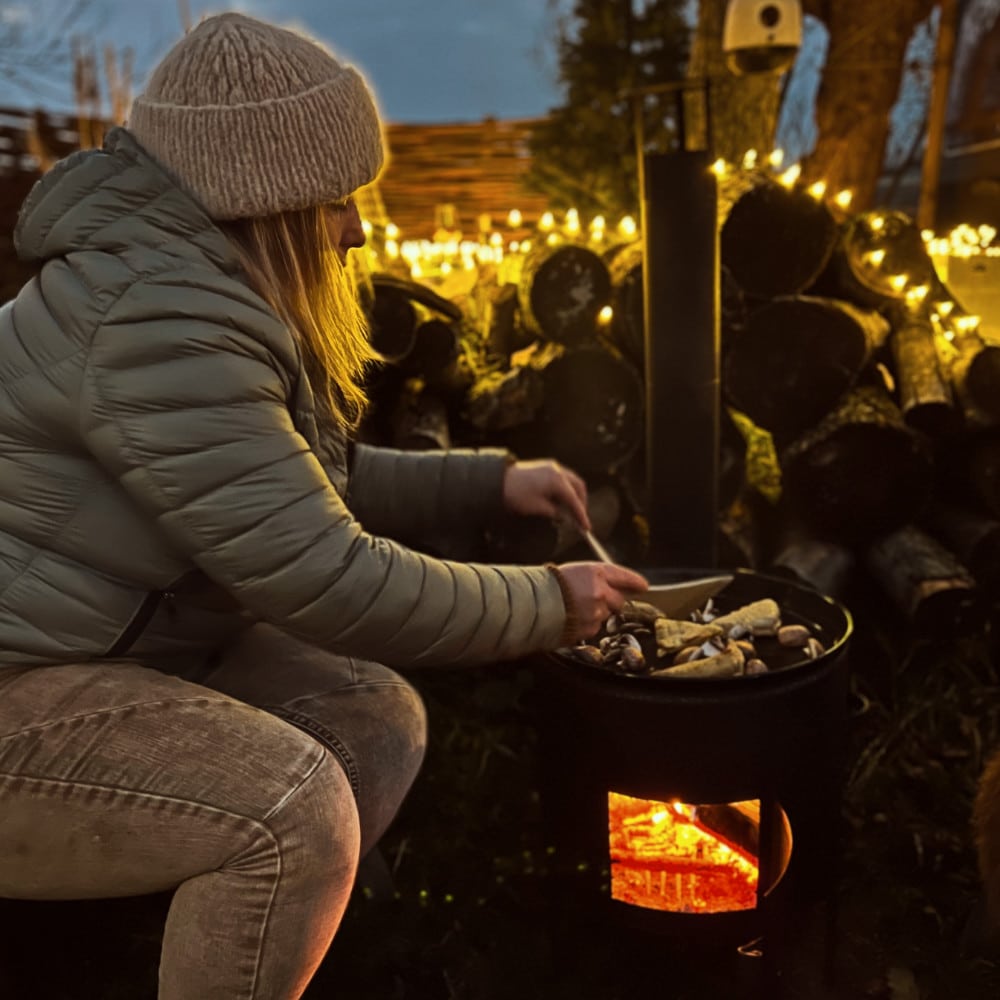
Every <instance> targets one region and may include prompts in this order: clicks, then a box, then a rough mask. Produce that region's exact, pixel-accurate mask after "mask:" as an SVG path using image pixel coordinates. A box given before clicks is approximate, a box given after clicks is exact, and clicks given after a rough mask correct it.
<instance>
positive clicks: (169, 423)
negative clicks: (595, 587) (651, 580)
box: [80, 277, 566, 666]
mask: <svg viewBox="0 0 1000 1000" xmlns="http://www.w3.org/2000/svg"><path fill="white" fill-rule="evenodd" d="M232 284H235V283H232ZM238 289H242V286H235V287H232V288H231V287H229V286H228V285H227V286H225V287H222V288H220V287H213V286H212V285H211V284H207V285H206V286H205V287H192V285H191V282H190V280H189V279H187V280H185V281H184V282H183V284H182V283H181V282H180V281H179V280H178V281H176V282H172V281H171V280H170V279H169V278H162V277H161V278H158V279H147V280H146V281H144V282H142V283H141V284H139V285H137V286H134V287H133V288H132V289H131V290H130V291H129V292H127V293H126V294H125V295H124V296H123V297H122V298H121V299H120V300H119V301H118V302H117V303H116V304H115V305H114V306H113V307H112V308H111V309H110V311H109V313H108V314H107V317H106V320H105V322H104V324H103V325H102V326H101V328H100V329H99V330H98V331H97V333H96V335H95V338H94V341H93V344H92V346H91V350H90V353H89V356H88V359H87V364H86V368H85V372H84V378H83V383H82V389H81V399H80V419H81V433H82V437H83V441H84V444H85V446H86V447H87V448H89V449H90V451H91V452H92V453H93V454H94V455H95V457H96V458H97V460H98V461H100V462H101V463H102V465H103V466H104V467H105V468H106V469H107V470H108V471H109V473H110V474H111V475H112V476H114V477H115V478H116V479H117V480H118V481H119V482H120V483H121V485H122V487H123V488H124V489H125V490H126V491H127V492H128V493H129V495H130V496H131V497H132V498H133V499H134V501H135V502H136V503H137V504H138V505H139V506H140V507H141V508H142V509H143V510H144V511H145V512H146V513H147V514H148V516H150V517H151V518H153V519H155V521H156V522H157V524H158V525H159V526H160V528H161V529H162V530H163V532H164V533H165V535H166V536H167V537H168V538H169V540H170V542H171V544H173V545H174V546H176V548H177V549H178V550H179V551H180V552H182V553H184V554H185V555H187V556H188V557H189V558H191V559H192V560H193V561H194V562H195V563H196V564H197V565H198V566H199V567H200V568H201V569H202V570H203V571H204V572H205V573H206V574H207V575H208V576H209V577H211V578H212V579H213V580H215V581H216V582H217V583H218V584H220V585H221V586H223V587H224V588H225V589H226V590H228V591H229V592H230V593H231V594H232V595H233V596H234V597H235V598H236V599H237V600H238V601H239V602H240V603H241V604H242V605H243V606H244V607H246V608H247V609H248V610H250V611H251V612H252V613H253V614H255V615H257V616H258V617H259V618H261V619H262V620H265V621H269V622H271V623H273V624H275V625H277V626H279V627H282V628H285V629H287V630H288V631H290V632H292V633H294V634H296V635H298V636H300V637H302V638H304V639H306V640H307V641H310V642H313V643H315V644H317V645H320V646H324V647H326V648H329V649H333V650H336V651H338V652H341V653H344V654H348V655H356V656H359V657H364V658H368V659H375V660H379V661H381V662H383V663H387V664H390V665H397V666H409V665H419V664H423V663H453V662H456V661H462V662H475V661H484V660H500V659H509V658H512V657H517V656H522V655H525V654H527V653H529V652H532V651H536V650H541V649H551V648H553V647H555V646H557V645H558V644H559V641H560V636H561V633H562V630H563V627H564V624H565V621H566V610H565V604H564V602H563V598H562V594H561V592H560V589H559V583H558V580H557V579H556V577H555V575H554V574H553V573H552V572H551V571H549V570H548V569H546V568H544V567H513V566H511V567H502V566H488V565H482V564H464V563H458V562H450V561H445V560H439V559H433V558H429V557H427V556H424V555H421V554H419V553H417V552H414V551H412V550H411V549H408V548H406V547H404V546H402V545H399V544H397V543H394V542H391V541H389V540H387V539H384V538H381V537H378V536H376V535H373V534H371V533H368V532H366V531H365V530H363V529H362V527H361V525H360V523H359V522H358V520H357V519H356V518H355V517H354V516H353V515H352V513H351V511H350V510H348V508H347V506H346V505H345V503H344V502H343V500H342V498H341V497H340V495H339V494H338V493H337V491H336V490H335V489H334V488H333V486H332V485H331V483H330V481H329V479H328V478H327V476H326V474H325V473H324V471H323V468H322V466H321V465H320V463H319V461H318V459H317V457H316V456H315V454H314V453H313V451H312V450H311V449H310V447H309V445H308V443H307V441H306V440H305V439H304V438H303V437H302V436H301V435H300V434H299V433H298V432H297V431H296V429H295V427H294V424H293V422H292V419H291V416H290V414H289V409H288V399H289V394H290V392H291V390H292V386H293V380H294V375H293V373H294V372H295V371H296V370H297V363H296V360H295V349H294V345H293V342H292V340H291V338H290V336H289V335H288V334H287V332H285V331H284V330H283V329H282V328H281V325H280V324H279V323H278V321H277V318H276V317H274V316H273V315H272V314H270V313H269V312H267V311H265V310H264V309H263V308H261V306H260V304H259V300H257V299H255V297H253V296H252V293H250V292H249V290H242V291H240V290H238Z"/></svg>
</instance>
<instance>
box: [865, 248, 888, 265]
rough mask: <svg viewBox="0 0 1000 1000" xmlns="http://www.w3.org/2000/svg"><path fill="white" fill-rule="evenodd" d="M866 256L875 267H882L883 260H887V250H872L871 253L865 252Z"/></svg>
mask: <svg viewBox="0 0 1000 1000" xmlns="http://www.w3.org/2000/svg"><path fill="white" fill-rule="evenodd" d="M865 258H866V259H867V260H868V261H869V262H870V263H871V264H873V265H874V266H875V267H881V266H882V261H884V260H885V251H884V250H872V251H870V252H869V253H866V254H865Z"/></svg>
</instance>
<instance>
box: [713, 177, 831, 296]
mask: <svg viewBox="0 0 1000 1000" xmlns="http://www.w3.org/2000/svg"><path fill="white" fill-rule="evenodd" d="M750 176H751V178H752V179H750V180H749V186H747V184H748V180H747V179H746V178H744V177H742V176H741V177H740V178H739V179H738V180H734V181H727V180H723V181H722V182H721V185H720V202H721V205H720V217H721V218H723V219H724V221H723V223H722V228H721V232H720V234H719V251H720V255H721V260H722V263H723V265H724V266H725V267H726V268H727V269H728V270H729V271H730V272H731V273H732V276H733V278H734V279H735V280H736V282H737V284H738V285H739V286H740V288H742V289H743V291H744V292H746V294H747V295H749V296H753V297H756V298H762V299H764V298H773V297H774V296H778V295H795V294H798V293H799V292H802V291H804V290H805V289H806V288H808V287H809V286H810V285H811V284H812V283H813V282H814V281H815V280H816V278H817V277H818V276H819V275H820V273H821V272H822V271H823V268H824V267H825V266H826V263H827V261H828V260H829V259H830V256H831V254H832V253H833V249H834V246H835V245H836V242H837V222H836V220H835V219H834V217H833V215H832V214H831V212H830V210H829V208H827V207H826V205H825V204H824V203H823V202H822V201H821V200H819V199H816V198H814V197H812V195H810V194H808V193H807V192H806V191H802V190H800V189H792V190H790V189H788V188H787V187H785V186H784V185H782V184H780V183H778V182H777V181H775V180H774V179H772V178H771V177H769V176H767V175H766V174H763V173H760V174H754V175H750ZM734 185H738V186H737V187H736V188H735V189H733V187H734ZM727 205H728V209H727Z"/></svg>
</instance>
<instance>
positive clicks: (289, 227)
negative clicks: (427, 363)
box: [220, 206, 380, 430]
mask: <svg viewBox="0 0 1000 1000" xmlns="http://www.w3.org/2000/svg"><path fill="white" fill-rule="evenodd" d="M337 210H338V206H328V207H323V206H314V207H312V208H304V209H301V210H298V211H291V212H281V213H280V214H278V215H267V216H262V217H259V218H252V219H237V220H235V221H232V222H224V223H221V224H220V228H221V229H222V230H223V232H224V233H225V234H226V235H227V236H228V237H229V238H230V240H231V241H232V242H233V244H234V246H235V247H236V250H237V252H238V254H239V256H240V259H241V263H242V264H243V267H244V269H245V270H246V273H247V277H248V278H249V279H250V284H251V286H252V287H253V289H254V291H256V292H257V294H258V295H260V296H261V297H262V298H263V299H264V300H265V301H266V302H267V303H268V304H269V305H270V306H271V308H272V309H274V311H275V312H276V313H277V314H278V316H279V317H280V318H281V319H282V321H283V322H285V323H286V324H287V325H288V327H289V329H291V330H292V331H293V333H295V334H296V335H297V336H298V339H299V342H300V345H301V348H302V356H303V362H304V365H305V369H306V374H307V375H308V377H309V380H310V382H311V383H312V386H313V390H314V392H315V393H316V396H317V400H318V402H319V404H320V405H321V406H322V407H323V408H324V409H325V410H327V411H328V414H329V416H330V417H332V418H333V420H335V421H336V422H338V423H340V424H342V425H343V426H345V427H346V428H348V429H350V430H353V429H355V428H357V426H358V424H360V423H361V420H362V418H363V417H364V415H365V411H366V410H367V407H368V397H367V395H366V393H365V389H364V376H365V373H366V372H367V370H368V368H369V367H370V366H371V365H372V364H373V363H375V362H376V361H378V360H380V358H379V354H378V352H377V351H375V349H374V348H373V347H372V345H371V342H370V340H369V336H368V328H367V323H366V320H365V315H364V312H363V310H362V308H361V305H360V302H359V300H358V294H357V288H356V287H355V283H354V281H353V279H352V277H351V273H350V271H349V270H348V268H347V267H346V266H345V265H344V264H343V263H342V262H341V260H340V257H339V255H338V253H337V248H336V247H335V246H333V244H332V243H331V241H330V237H329V234H328V231H327V227H326V221H325V219H324V213H325V212H329V211H337Z"/></svg>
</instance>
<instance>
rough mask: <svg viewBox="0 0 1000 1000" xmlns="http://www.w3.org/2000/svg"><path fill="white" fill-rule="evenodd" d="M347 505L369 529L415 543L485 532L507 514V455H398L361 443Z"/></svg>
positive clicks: (485, 452) (498, 452)
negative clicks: (447, 531)
mask: <svg viewBox="0 0 1000 1000" xmlns="http://www.w3.org/2000/svg"><path fill="white" fill-rule="evenodd" d="M353 452H354V454H353V458H352V460H351V466H350V471H349V480H348V487H347V502H348V504H349V505H350V508H351V510H352V511H353V512H354V514H355V516H356V517H357V518H358V520H359V521H360V522H361V523H362V524H363V525H364V526H365V528H366V529H367V530H369V531H371V532H373V533H375V534H378V535H386V536H387V537H389V538H394V539H397V540H399V541H404V542H410V543H416V542H418V541H419V540H420V539H421V537H424V536H426V535H427V533H429V532H435V533H439V532H441V530H442V529H443V528H447V527H448V526H449V525H451V526H454V525H462V526H463V527H476V528H480V529H482V528H485V527H486V525H487V524H489V523H490V521H492V520H493V519H495V518H497V517H499V516H500V515H501V514H502V513H503V510H504V503H503V481H504V472H505V471H506V469H507V466H508V463H509V462H510V460H511V459H510V456H509V453H508V452H506V451H504V450H503V449H500V448H490V449H481V450H476V449H471V448H462V449H454V450H451V451H447V452H440V451H400V450H397V449H394V448H381V447H373V446H371V445H365V444H358V445H355V447H354V449H353Z"/></svg>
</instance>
